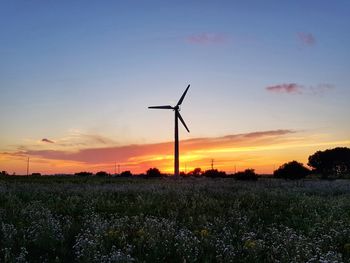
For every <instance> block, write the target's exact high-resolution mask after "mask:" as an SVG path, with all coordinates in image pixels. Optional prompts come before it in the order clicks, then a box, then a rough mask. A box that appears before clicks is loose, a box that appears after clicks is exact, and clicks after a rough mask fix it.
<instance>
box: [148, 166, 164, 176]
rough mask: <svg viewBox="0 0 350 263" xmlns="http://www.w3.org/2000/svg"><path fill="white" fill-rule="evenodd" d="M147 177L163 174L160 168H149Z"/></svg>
mask: <svg viewBox="0 0 350 263" xmlns="http://www.w3.org/2000/svg"><path fill="white" fill-rule="evenodd" d="M146 176H147V177H161V176H162V174H161V172H160V171H159V169H158V168H149V169H148V170H147V172H146Z"/></svg>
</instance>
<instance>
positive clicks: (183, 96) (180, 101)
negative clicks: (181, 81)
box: [176, 84, 190, 106]
mask: <svg viewBox="0 0 350 263" xmlns="http://www.w3.org/2000/svg"><path fill="white" fill-rule="evenodd" d="M189 88H190V85H189V84H188V86H187V88H186V90H185V92H184V94H182V96H181V98H180V100H179V102H178V103H177V104H176V106H179V105H181V103H182V101H183V100H184V98H185V96H186V93H187V91H188V89H189Z"/></svg>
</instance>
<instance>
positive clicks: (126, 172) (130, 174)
mask: <svg viewBox="0 0 350 263" xmlns="http://www.w3.org/2000/svg"><path fill="white" fill-rule="evenodd" d="M131 176H132V173H131V172H130V171H123V172H121V174H120V177H131Z"/></svg>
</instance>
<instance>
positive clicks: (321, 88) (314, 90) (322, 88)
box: [308, 84, 335, 95]
mask: <svg viewBox="0 0 350 263" xmlns="http://www.w3.org/2000/svg"><path fill="white" fill-rule="evenodd" d="M334 88H335V87H334V86H333V85H332V84H318V85H316V86H310V87H309V89H308V91H309V93H310V94H312V95H322V94H323V93H325V92H327V91H329V90H332V89H334Z"/></svg>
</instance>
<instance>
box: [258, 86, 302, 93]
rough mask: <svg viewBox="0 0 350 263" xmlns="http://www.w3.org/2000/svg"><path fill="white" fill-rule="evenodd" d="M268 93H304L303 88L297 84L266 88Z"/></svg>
mask: <svg viewBox="0 0 350 263" xmlns="http://www.w3.org/2000/svg"><path fill="white" fill-rule="evenodd" d="M265 89H266V90H267V91H270V92H274V93H289V94H301V93H303V86H301V85H298V84H296V83H283V84H278V85H274V86H268V87H266V88H265Z"/></svg>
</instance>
